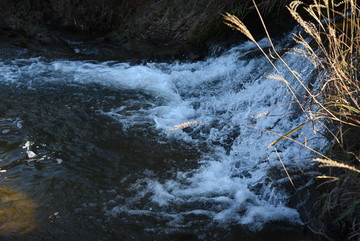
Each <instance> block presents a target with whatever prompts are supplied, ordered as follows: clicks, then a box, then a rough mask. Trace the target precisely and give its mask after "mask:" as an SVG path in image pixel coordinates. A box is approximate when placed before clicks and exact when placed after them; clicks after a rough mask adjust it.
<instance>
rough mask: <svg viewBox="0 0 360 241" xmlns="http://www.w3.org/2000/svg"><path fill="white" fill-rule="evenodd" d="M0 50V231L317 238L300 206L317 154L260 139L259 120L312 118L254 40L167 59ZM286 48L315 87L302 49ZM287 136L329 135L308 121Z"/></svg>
mask: <svg viewBox="0 0 360 241" xmlns="http://www.w3.org/2000/svg"><path fill="white" fill-rule="evenodd" d="M290 39H291V37H290V35H289V36H288V37H285V38H284V39H283V40H282V41H279V42H278V43H277V47H278V48H279V49H287V48H289V47H292V46H293V45H294V44H293V43H292V41H291V40H290ZM260 44H261V45H262V46H263V47H264V48H267V47H269V45H268V43H267V41H266V40H262V41H261V42H260ZM1 51H2V53H3V54H2V57H1V58H0V168H1V169H0V200H1V206H0V239H1V240H104V241H105V240H245V241H246V240H266V241H270V240H277V241H279V240H280V241H281V240H287V241H295V240H315V239H312V236H311V235H309V234H305V233H304V232H303V230H304V229H305V228H304V221H305V219H306V218H305V217H303V214H301V215H300V213H302V212H301V211H300V210H301V209H302V208H303V205H304V202H305V201H306V200H307V198H308V197H309V195H310V189H311V188H310V187H311V186H312V184H313V180H314V174H313V170H314V164H313V163H312V162H311V158H312V157H314V153H311V151H309V150H308V149H306V148H304V147H302V146H301V145H298V144H297V143H295V142H293V141H290V140H281V141H280V142H279V143H277V144H276V150H277V151H276V150H275V149H274V147H270V148H267V147H268V145H269V144H270V143H271V142H273V141H275V140H276V139H277V138H279V137H278V136H276V135H275V134H273V133H270V132H267V131H264V130H269V131H272V132H276V133H280V134H285V133H287V132H289V131H290V130H292V129H294V128H296V127H298V126H300V125H301V124H303V123H305V122H306V121H307V120H308V119H307V116H306V115H305V114H303V113H302V112H301V109H300V108H299V106H298V105H297V104H296V102H295V101H294V99H293V97H292V96H291V94H290V92H289V89H288V88H287V87H286V85H285V84H284V83H283V82H281V81H279V80H274V79H269V78H267V77H265V74H276V72H275V71H274V70H273V68H272V66H271V65H270V64H269V63H268V62H267V60H266V59H265V58H264V57H262V55H261V54H260V52H259V50H258V49H257V48H256V46H255V45H254V44H252V43H251V42H244V43H242V44H240V45H239V46H236V47H234V48H232V49H229V50H228V51H225V52H224V53H222V54H221V55H219V56H215V55H213V56H212V55H210V56H209V57H208V58H206V59H205V60H202V61H197V62H186V61H183V62H181V61H175V62H171V63H156V62H145V61H144V63H141V64H139V63H131V62H118V61H107V62H106V61H99V60H96V59H82V60H79V59H77V60H76V59H72V58H70V57H69V58H68V59H67V58H64V57H62V58H53V59H52V58H49V57H41V56H39V57H24V55H22V54H21V53H22V52H21V51H23V50H20V49H19V50H17V49H15V47H14V49H13V50H12V51H14V52H16V53H17V55H9V54H6V51H8V50H6V49H3V50H1V49H0V52H1ZM79 51H80V50H79ZM284 58H285V60H286V61H287V62H288V63H289V65H290V66H291V67H292V68H294V69H295V70H296V71H297V72H298V73H299V75H300V76H301V78H302V79H303V80H304V82H305V84H306V85H308V86H309V87H310V88H311V86H312V85H316V81H317V80H316V75H315V72H314V69H313V67H312V65H311V64H310V62H309V61H308V60H306V59H303V58H301V57H299V56H296V55H288V54H284ZM274 62H275V64H277V65H278V67H279V69H280V70H281V71H283V73H282V74H283V76H284V77H285V79H286V80H287V81H289V83H290V84H291V86H292V88H293V90H294V91H295V92H297V93H298V96H299V98H302V96H303V95H304V94H305V92H304V91H303V90H302V88H301V86H300V85H299V83H297V82H296V81H295V80H294V79H293V77H292V76H291V75H290V74H289V73H287V72H286V71H285V68H284V67H283V66H281V63H280V62H279V61H274ZM185 122H197V123H196V124H194V125H191V126H190V127H187V128H184V129H180V130H175V131H169V129H172V128H173V127H174V126H175V125H179V124H182V123H185ZM318 129H321V126H318ZM291 138H294V139H295V140H296V141H298V142H301V143H306V144H307V145H308V146H310V147H312V148H314V149H316V150H319V151H323V150H324V148H325V146H326V143H327V140H326V139H325V138H323V137H322V136H321V135H320V134H318V132H314V129H313V125H311V124H309V125H305V126H304V127H303V128H301V129H300V130H298V131H297V132H295V133H293V134H292V135H291ZM283 164H284V165H285V166H286V168H287V170H288V172H289V174H290V176H291V178H292V181H293V182H294V184H295V187H293V186H292V185H291V183H290V181H289V179H288V177H287V175H286V172H285V171H284V169H283Z"/></svg>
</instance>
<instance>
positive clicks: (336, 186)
mask: <svg viewBox="0 0 360 241" xmlns="http://www.w3.org/2000/svg"><path fill="white" fill-rule="evenodd" d="M253 4H254V7H255V9H256V10H257V12H258V14H259V17H260V20H261V22H262V25H263V26H264V30H265V33H266V36H267V38H268V40H269V42H270V44H271V46H272V49H273V52H274V53H275V57H276V58H277V59H279V60H280V61H281V62H282V64H284V66H285V67H286V68H287V69H288V70H289V71H290V72H291V73H292V75H293V76H294V78H295V79H296V80H297V81H298V82H299V83H300V85H301V86H302V87H303V88H304V90H305V91H306V93H307V97H308V99H309V100H310V101H311V102H312V103H313V104H314V105H315V106H316V107H317V108H313V109H316V111H312V112H309V111H306V112H305V108H304V107H303V105H302V103H301V102H300V101H299V100H298V99H297V98H296V93H295V92H294V90H293V88H292V87H291V86H290V85H289V83H288V82H287V81H286V80H285V79H284V78H283V77H281V73H280V72H279V70H278V69H277V68H276V67H275V66H274V64H273V63H272V61H271V60H270V57H269V56H268V55H267V54H265V52H264V51H263V50H262V49H261V47H260V46H259V45H258V44H257V42H256V41H255V38H254V37H253V36H252V35H251V33H250V31H249V29H247V27H246V26H245V24H243V22H242V21H240V20H239V19H238V18H237V17H236V16H234V15H231V14H225V15H224V19H225V23H226V24H227V25H229V26H230V27H232V28H234V29H236V30H239V31H240V32H242V33H243V34H245V35H246V36H247V37H248V38H249V39H250V40H251V41H253V42H254V43H255V44H256V46H257V47H258V48H260V50H261V51H262V53H263V54H264V55H265V56H266V58H267V59H268V60H269V62H270V63H271V64H272V65H273V66H274V68H275V69H276V71H277V72H278V75H276V76H271V78H274V79H278V80H280V81H282V82H284V83H286V84H287V86H288V88H289V89H290V90H291V93H292V94H293V95H294V97H295V100H296V101H297V102H298V104H299V106H300V107H301V108H302V110H303V111H304V113H306V114H308V117H309V121H308V122H309V123H310V122H312V121H314V120H318V119H323V123H325V127H326V128H327V129H328V130H332V131H335V132H334V133H332V135H333V137H334V141H335V142H336V143H335V144H337V146H338V147H340V148H333V153H334V152H335V151H334V150H341V152H340V154H337V155H334V154H333V153H329V154H330V155H331V156H335V158H334V157H333V158H330V157H328V156H325V155H323V154H320V153H319V152H317V151H315V150H313V151H314V153H316V154H317V155H319V154H320V156H321V157H322V158H315V159H314V160H313V161H315V162H318V163H319V166H320V167H327V168H329V167H330V168H329V169H326V171H324V172H325V173H324V174H322V175H319V176H318V178H319V179H324V178H326V179H330V181H327V182H325V183H327V185H328V186H327V187H326V188H325V189H322V190H323V192H324V194H323V195H322V196H323V198H322V199H320V200H319V202H318V203H320V204H321V206H322V210H323V211H322V213H317V214H316V215H317V216H318V217H320V216H323V217H326V218H325V219H323V220H322V221H320V226H318V228H317V229H318V230H319V232H321V233H322V234H323V235H324V236H326V237H328V238H329V239H334V238H335V239H346V240H360V220H359V219H360V218H359V217H360V201H359V200H360V178H359V173H360V168H359V166H360V143H359V141H358V140H357V139H356V138H353V139H351V138H352V137H350V138H349V136H351V135H349V133H351V132H352V133H358V134H360V84H359V77H360V74H359V70H360V58H359V57H360V8H359V5H358V4H357V2H356V1H354V0H345V1H335V0H313V1H312V4H309V5H306V4H305V3H304V2H302V1H293V2H291V3H290V4H289V6H288V7H287V8H288V10H289V11H290V13H291V15H292V17H293V18H294V19H295V20H296V21H297V22H298V24H299V25H300V26H301V27H302V29H303V33H299V34H296V35H295V36H294V40H295V41H296V42H297V43H299V44H301V45H303V46H304V48H303V49H294V50H295V51H297V52H299V53H300V54H301V55H302V56H305V57H307V58H308V59H309V60H311V61H312V63H313V64H314V65H315V67H316V68H317V69H318V70H319V72H321V73H322V74H323V75H324V76H323V79H322V82H321V84H320V85H321V87H320V88H319V89H318V90H315V91H313V90H312V91H311V90H309V89H308V88H307V86H306V85H305V84H304V82H303V81H302V80H301V78H300V77H299V75H298V74H297V73H296V72H295V71H294V70H292V69H291V68H290V67H289V66H288V64H287V63H286V62H285V61H284V59H283V58H282V57H281V55H280V54H279V53H278V51H277V50H276V49H275V47H274V44H273V43H272V41H271V38H270V35H269V33H268V31H267V29H266V25H265V22H264V20H263V18H262V16H261V14H260V11H259V9H258V7H257V5H256V3H255V1H254V0H253ZM300 12H301V14H300ZM305 17H306V18H305ZM304 32H305V33H304ZM304 36H306V37H304ZM308 36H310V37H311V38H312V41H307V40H305V38H307V37H308ZM301 127H302V125H301V126H299V127H298V128H295V129H294V130H295V131H296V130H297V129H299V128H301ZM294 130H291V131H290V132H288V133H292V132H293V131H294ZM288 133H287V134H284V135H282V136H281V137H280V138H279V139H278V140H276V141H274V142H273V143H271V144H270V145H271V146H272V145H275V144H276V143H277V142H279V141H280V140H281V139H283V138H286V139H288ZM355 137H356V134H355ZM300 144H301V143H300ZM301 145H304V144H301ZM308 148H309V147H308ZM335 159H337V160H335ZM289 179H290V181H291V178H289ZM320 214H322V215H320ZM324 220H325V221H324ZM325 222H331V223H332V224H331V225H325V224H324V223H325ZM328 227H331V228H332V229H335V232H333V233H331V231H330V230H329V228H328ZM339 233H340V234H339Z"/></svg>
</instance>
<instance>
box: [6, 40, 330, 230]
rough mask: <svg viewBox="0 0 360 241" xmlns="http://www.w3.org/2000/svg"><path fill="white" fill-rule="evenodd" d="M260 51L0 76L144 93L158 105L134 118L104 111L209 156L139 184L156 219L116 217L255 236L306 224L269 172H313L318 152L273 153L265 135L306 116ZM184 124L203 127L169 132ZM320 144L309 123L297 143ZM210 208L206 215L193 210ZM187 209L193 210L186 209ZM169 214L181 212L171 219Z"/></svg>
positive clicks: (35, 63) (64, 66)
mask: <svg viewBox="0 0 360 241" xmlns="http://www.w3.org/2000/svg"><path fill="white" fill-rule="evenodd" d="M262 44H264V45H266V44H267V43H266V42H265V41H264V43H262ZM253 51H255V53H256V54H254V56H255V57H254V56H252V58H251V59H250V60H249V59H248V58H247V57H245V56H246V55H247V54H248V53H252V52H253ZM257 52H258V50H256V48H255V46H254V45H253V44H251V43H249V42H246V43H244V44H243V45H240V46H238V47H236V48H233V49H232V50H230V51H228V52H227V53H224V54H223V55H222V56H220V57H216V58H209V59H207V60H204V61H199V62H195V63H181V62H177V63H172V64H164V63H160V64H158V63H152V64H146V65H137V66H132V65H130V64H128V63H115V62H105V63H96V62H86V61H53V62H49V63H46V62H42V61H41V60H30V61H29V63H26V61H25V62H24V61H23V62H21V64H20V63H18V62H17V63H13V65H14V64H16V65H18V67H17V68H15V67H13V66H9V65H6V64H1V65H0V69H1V71H2V72H3V70H5V72H7V71H8V72H7V73H8V74H6V75H3V76H2V78H1V81H9V82H16V80H19V81H20V80H21V79H22V78H21V76H23V75H27V76H29V75H31V76H32V77H33V78H32V83H35V82H36V81H55V82H56V81H59V82H65V83H78V84H89V83H97V84H101V85H104V86H107V87H109V88H113V89H115V90H119V92H121V91H122V90H124V89H129V90H137V91H143V92H145V93H147V94H149V95H152V96H154V97H156V98H155V99H156V100H155V101H154V100H146V101H149V102H151V105H149V107H147V108H143V109H139V110H136V111H134V110H131V108H128V107H129V106H130V107H131V101H130V102H129V106H117V107H114V108H113V109H112V110H111V111H110V112H109V111H108V112H105V111H103V112H101V113H104V114H107V115H110V116H112V117H114V118H115V119H116V120H118V121H120V122H123V123H124V128H127V127H129V125H130V126H131V125H137V124H141V123H142V121H144V119H148V120H151V121H152V127H153V128H155V129H157V130H158V131H159V132H162V133H164V134H166V135H167V137H168V138H169V139H171V138H178V139H180V140H183V141H186V142H192V141H198V142H202V143H205V144H206V145H207V147H208V149H209V150H210V151H209V152H208V153H204V155H203V157H202V158H201V159H200V160H199V163H200V164H201V165H200V167H199V168H198V169H195V170H189V171H184V172H178V173H177V175H176V177H175V178H173V179H169V180H165V181H164V180H158V179H157V178H154V177H149V176H147V175H146V174H144V178H143V179H142V180H140V181H139V182H145V183H146V185H145V186H141V185H139V184H138V183H135V184H134V186H133V190H136V191H137V193H138V194H137V196H138V197H137V198H145V197H147V196H149V198H148V202H149V203H151V204H152V205H154V206H157V207H158V210H160V211H151V210H150V211H149V210H145V209H144V210H139V209H138V208H135V207H134V206H133V205H132V204H131V203H130V204H128V205H127V206H123V207H115V208H112V209H111V210H108V211H109V212H110V213H112V214H113V215H116V214H117V213H120V212H127V213H130V214H132V215H135V214H136V215H155V213H156V215H159V216H162V215H163V216H168V217H172V218H173V224H174V225H176V223H177V222H179V223H178V225H180V224H181V222H183V219H182V217H183V216H185V215H189V214H193V215H206V216H208V217H209V218H212V219H213V220H214V221H215V222H219V223H223V224H226V223H234V222H235V223H239V224H243V225H248V226H250V227H251V228H252V229H260V228H261V227H262V226H263V224H264V223H266V222H269V221H275V220H287V221H289V222H292V223H301V220H300V219H299V214H298V212H297V211H296V210H295V209H292V208H289V207H287V203H288V198H289V196H288V194H287V193H286V191H285V190H283V188H282V187H281V186H279V185H274V183H276V181H277V180H274V179H275V178H280V179H282V180H285V181H282V182H288V181H287V179H286V175H285V173H282V176H280V177H272V176H269V171H270V170H271V168H274V167H275V168H278V169H279V170H282V169H281V168H282V167H281V165H280V161H279V158H281V160H282V161H283V163H284V164H285V165H286V166H287V168H289V170H295V169H297V168H301V169H306V168H309V166H310V165H309V162H308V161H307V160H308V159H309V157H311V156H312V155H313V153H311V151H309V150H307V149H306V148H303V147H301V146H300V145H298V144H296V143H294V142H291V141H289V140H282V141H281V142H279V143H278V144H277V145H276V148H277V149H278V150H279V152H278V153H275V152H274V149H273V148H270V149H268V148H267V147H268V145H269V144H270V143H271V142H273V141H274V140H276V139H277V138H278V136H277V135H275V134H273V133H270V132H268V131H264V130H265V129H266V130H269V131H271V132H276V133H279V134H285V133H287V132H289V131H290V130H292V129H294V128H295V127H298V126H300V125H301V124H303V123H304V122H306V121H307V118H306V116H304V115H303V114H302V113H300V112H299V113H294V114H289V113H292V112H298V111H299V110H298V108H295V107H294V106H295V105H294V104H293V102H294V100H293V98H292V97H291V95H290V93H289V91H288V89H287V87H286V85H285V84H284V83H282V82H279V81H277V80H272V79H268V78H265V77H264V74H277V73H276V72H275V71H274V70H273V69H272V67H271V65H270V64H269V63H268V62H267V60H266V59H264V58H262V57H260V54H259V53H257ZM298 58H299V57H297V56H287V57H286V61H287V62H288V63H290V64H291V65H292V67H294V68H297V70H298V72H299V73H300V75H302V76H303V78H304V79H305V80H309V79H310V77H311V73H312V71H313V69H312V67H311V65H310V64H309V63H307V62H306V61H303V60H302V59H301V60H299V59H298ZM276 64H277V65H278V67H279V69H280V70H281V72H282V74H283V76H284V78H285V79H287V80H288V81H289V82H290V83H291V84H292V86H293V88H294V90H295V91H296V92H298V93H300V95H299V96H301V94H302V93H303V90H302V89H301V86H300V85H299V83H297V82H296V81H295V80H294V79H293V77H292V76H291V75H290V74H289V73H288V72H287V71H286V70H285V68H284V67H283V66H281V65H280V64H279V63H276ZM15 69H17V70H15ZM49 73H51V75H50V74H49ZM157 98H161V101H158V99H157ZM152 101H153V102H152ZM100 111H102V110H100ZM129 120H131V121H129ZM188 121H201V122H202V124H200V125H196V126H193V127H191V128H190V129H189V130H188V131H183V130H179V131H177V132H167V130H168V129H170V128H171V127H172V126H174V125H176V124H181V123H183V122H188ZM125 123H126V125H125ZM318 137H319V136H318V135H317V134H316V133H314V132H313V129H312V126H311V125H307V126H305V127H304V128H302V129H301V130H299V131H297V132H296V133H295V134H294V135H293V138H295V139H296V140H297V141H299V142H304V141H305V140H308V141H307V144H308V145H309V146H310V147H311V148H314V149H319V148H321V147H324V146H325V143H326V140H324V139H321V138H320V139H314V138H318ZM24 148H26V149H27V151H30V150H29V148H28V147H24ZM28 154H29V153H28ZM30 154H31V153H30ZM170 158H171V157H170ZM279 183H280V181H279ZM204 202H205V203H208V207H204V208H202V209H201V208H197V207H196V206H197V205H198V206H201V204H202V203H204ZM186 203H193V204H194V203H195V204H197V205H193V206H191V205H184V204H186ZM170 206H172V207H174V206H175V207H176V208H175V209H174V210H175V211H172V209H171V208H169V207H170Z"/></svg>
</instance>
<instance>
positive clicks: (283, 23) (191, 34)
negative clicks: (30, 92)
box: [0, 0, 294, 61]
mask: <svg viewBox="0 0 360 241" xmlns="http://www.w3.org/2000/svg"><path fill="white" fill-rule="evenodd" d="M263 2H264V3H263V4H262V5H261V6H262V8H261V9H262V10H263V12H264V14H266V16H268V17H269V19H271V20H272V21H271V24H270V25H271V26H270V31H271V32H272V33H273V35H274V36H281V35H283V34H285V33H286V32H287V31H288V30H289V29H291V28H292V26H293V24H294V21H290V22H289V21H288V19H290V18H289V17H288V16H287V17H286V14H284V11H282V10H284V4H285V2H286V1H273V3H272V4H269V3H267V1H263ZM266 3H267V4H266ZM1 4H2V5H1V8H0V19H1V20H0V33H1V39H0V41H2V42H4V43H11V44H14V45H15V46H16V47H21V48H24V49H26V50H28V52H29V53H30V54H31V53H36V52H37V53H39V55H46V54H47V53H48V52H49V51H50V52H55V54H56V55H59V56H62V55H63V54H64V53H65V54H67V55H69V54H70V55H74V56H77V57H79V58H94V57H96V58H97V59H104V60H105V59H107V60H111V59H112V60H115V59H116V60H121V61H124V60H138V61H142V60H152V61H168V60H199V59H202V58H204V57H206V56H209V55H210V54H214V53H215V54H216V53H219V52H221V51H222V50H225V49H229V47H230V46H233V45H234V44H238V43H239V41H242V40H245V38H244V37H243V36H242V35H241V34H239V33H238V32H236V31H232V30H231V29H230V28H228V27H227V26H225V25H224V24H223V20H222V16H221V14H224V13H225V12H231V13H233V14H236V15H238V16H239V17H241V18H242V19H244V21H245V22H247V23H248V24H249V25H250V26H251V27H252V29H253V30H254V35H255V36H257V37H258V38H262V37H263V36H264V32H263V30H262V28H261V27H260V22H259V21H258V18H257V17H256V13H255V11H254V9H253V8H252V5H251V1H249V0H243V1H233V0H226V1H219V0H211V1H187V2H186V4H184V3H183V1H179V0H171V1H165V0H152V1H141V0H137V1H121V3H118V2H116V1H106V0H93V1H90V0H87V1H69V0H62V1H49V2H42V1H25V0H21V1H16V2H14V1H2V3H1ZM284 18H287V19H286V20H284ZM85 45H87V47H86V48H82V46H85ZM48 50H49V51H48Z"/></svg>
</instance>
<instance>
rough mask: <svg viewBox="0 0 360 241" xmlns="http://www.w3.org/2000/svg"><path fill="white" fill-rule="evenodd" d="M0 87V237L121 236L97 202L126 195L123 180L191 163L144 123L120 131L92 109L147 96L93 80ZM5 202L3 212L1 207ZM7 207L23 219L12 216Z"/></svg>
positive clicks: (189, 152) (190, 154)
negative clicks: (83, 83) (0, 219)
mask: <svg viewBox="0 0 360 241" xmlns="http://www.w3.org/2000/svg"><path fill="white" fill-rule="evenodd" d="M1 88H2V91H1V94H0V98H1V100H2V103H1V116H0V132H1V133H2V134H1V136H0V154H1V162H0V164H1V166H0V167H1V170H2V171H3V172H2V173H0V174H1V185H7V186H9V187H11V188H13V190H10V189H4V190H3V191H2V192H1V193H0V196H1V198H2V199H1V200H2V201H3V200H5V199H6V202H5V203H3V204H2V208H1V210H0V212H1V214H2V216H4V218H6V216H10V217H11V216H14V217H13V219H14V220H15V221H11V220H10V222H9V221H8V220H5V219H3V220H5V221H4V224H3V225H2V226H1V233H0V235H5V234H7V235H5V236H4V237H7V236H9V235H10V236H9V237H8V238H7V239H6V240H13V239H14V240H16V239H17V238H16V236H13V235H14V234H15V233H16V234H20V235H25V237H26V238H25V237H24V240H31V239H34V240H37V239H39V240H42V238H44V239H45V240H118V239H119V237H121V236H123V237H128V235H129V233H131V231H130V230H131V229H130V230H129V229H121V231H120V232H117V231H116V232H115V231H114V230H119V227H117V226H114V225H113V224H112V223H113V220H112V219H111V218H109V217H108V216H107V215H105V214H104V211H103V209H104V206H103V205H104V203H107V202H109V200H112V199H115V198H116V197H117V196H118V195H124V196H126V195H127V193H126V192H128V191H127V188H128V185H130V183H134V182H135V181H136V180H137V178H139V176H140V177H141V176H142V173H143V172H144V171H146V172H153V173H154V175H155V174H156V176H157V177H162V178H169V177H171V176H172V175H175V173H176V172H177V171H179V170H183V171H184V170H187V169H191V168H195V167H196V166H197V165H198V164H197V162H196V159H198V158H199V156H200V154H201V153H200V151H199V150H198V148H199V147H196V146H193V145H189V144H184V143H181V142H180V141H177V140H173V141H164V136H162V135H161V134H159V133H157V132H155V131H153V129H154V128H152V125H153V124H152V122H150V121H149V120H146V119H144V121H143V122H142V123H141V125H140V124H139V125H138V126H133V127H131V128H130V129H127V130H123V128H122V126H121V125H122V124H121V123H119V122H116V121H114V119H112V118H111V117H109V116H105V115H103V114H101V113H100V112H99V110H102V111H109V110H110V109H111V108H113V107H117V106H121V105H123V104H124V103H123V102H124V101H129V99H133V100H134V99H135V100H136V99H137V100H143V99H144V98H147V99H149V98H153V97H149V96H144V94H141V93H137V92H132V91H121V92H120V93H119V92H116V91H112V90H109V89H106V88H103V87H101V86H97V85H93V86H91V85H87V86H81V85H79V86H66V85H63V86H61V85H60V86H56V88H54V87H52V86H51V84H50V86H49V85H45V86H42V87H37V88H36V90H29V89H22V88H17V89H16V88H15V89H14V88H11V87H9V86H2V87H1ZM159 101H161V100H159ZM142 103H143V104H139V105H138V106H135V107H134V106H133V107H132V108H133V111H134V110H137V111H141V109H146V107H147V106H146V101H142ZM179 150H182V151H179ZM184 160H187V161H185V162H184ZM22 192H23V193H28V195H29V197H27V196H25V194H22ZM130 194H131V193H128V195H130ZM30 198H31V199H32V200H34V202H36V203H38V204H37V206H35V204H33V203H32V201H30ZM28 200H29V201H28ZM9 203H10V204H9ZM7 204H9V205H10V206H12V207H11V209H9V208H6V207H4V205H7ZM139 205H142V204H141V203H139ZM15 209H16V210H19V212H21V213H22V215H23V216H21V217H20V216H17V215H18V214H17V213H14V212H15V211H14V210H15ZM22 209H24V211H21V210H22ZM25 209H26V210H25ZM13 211H14V212H13ZM30 212H31V213H30ZM34 213H36V219H37V221H36V222H35V221H34V220H35V214H34ZM30 214H34V215H33V216H31V217H29V216H30ZM31 218H32V220H30V219H31ZM20 219H21V221H16V220H20ZM132 221H133V222H134V223H136V222H137V221H136V220H132ZM14 222H15V223H14ZM28 223H34V225H35V223H37V225H36V227H35V226H32V225H28ZM16 225H18V226H16ZM118 225H122V223H121V222H120V223H118ZM23 229H24V230H23ZM31 230H35V231H33V232H30V231H31ZM138 231H140V230H136V232H135V233H134V234H133V235H134V236H136V235H138ZM113 232H114V233H113ZM114 235H115V236H114ZM40 237H41V238H40ZM80 237H81V238H80ZM79 238H80V239H79ZM18 239H22V238H20V237H18ZM125 239H127V238H125Z"/></svg>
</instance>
